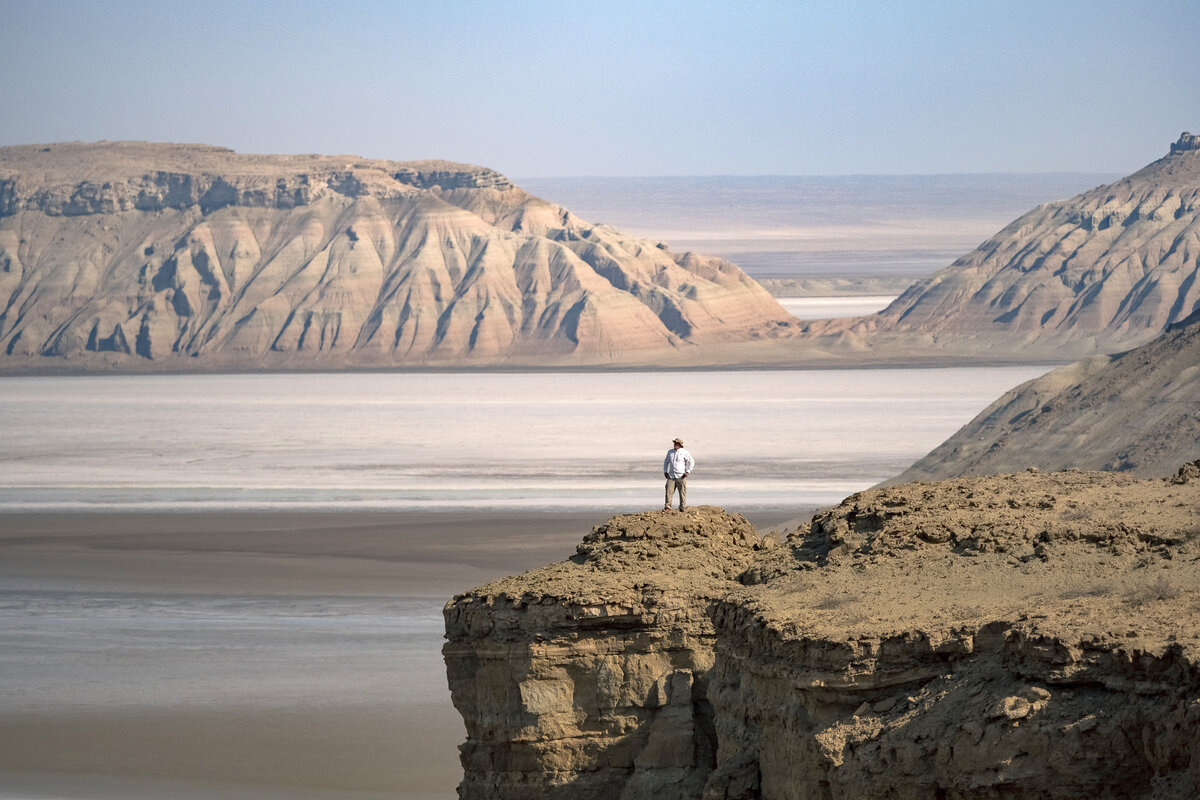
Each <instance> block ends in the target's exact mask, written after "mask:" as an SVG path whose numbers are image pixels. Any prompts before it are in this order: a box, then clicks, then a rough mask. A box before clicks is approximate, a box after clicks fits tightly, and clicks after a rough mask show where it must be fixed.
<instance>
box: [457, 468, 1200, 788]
mask: <svg viewBox="0 0 1200 800" xmlns="http://www.w3.org/2000/svg"><path fill="white" fill-rule="evenodd" d="M1198 604H1200V463H1188V464H1186V465H1184V466H1183V467H1181V468H1179V469H1177V470H1175V472H1174V474H1172V475H1170V476H1168V477H1165V478H1154V479H1138V478H1134V477H1131V476H1127V475H1115V474H1111V473H1103V472H1084V471H1079V470H1068V471H1062V472H1041V471H1038V470H1026V471H1022V472H1019V473H1010V474H1001V475H993V476H987V477H971V478H957V479H953V480H948V481H943V482H939V483H909V484H904V485H902V486H895V487H888V488H879V489H872V490H868V491H864V492H860V493H858V494H855V495H852V496H851V497H849V498H847V499H846V500H845V501H843V502H842V503H841V504H840V505H839V506H837V507H836V508H833V509H830V510H827V511H823V512H820V513H818V514H817V515H816V517H815V518H814V519H813V520H812V521H811V523H806V524H804V525H801V526H799V527H798V528H797V529H795V530H793V531H791V532H790V533H787V534H786V535H785V536H783V537H776V536H771V535H767V536H761V535H760V534H759V533H758V532H757V531H756V530H755V529H754V527H753V526H752V525H751V524H750V523H749V522H747V521H746V520H745V519H744V518H743V517H741V516H740V515H737V514H730V513H727V512H725V511H724V510H722V509H719V508H715V507H711V506H701V507H697V508H691V509H688V510H687V511H686V512H646V513H637V514H625V515H620V516H616V517H613V518H611V519H609V520H608V521H607V522H606V523H604V524H601V525H597V526H596V527H595V528H594V529H593V530H592V532H591V533H589V534H587V535H586V536H585V537H584V538H583V542H582V543H581V544H580V545H579V546H578V549H577V553H576V554H575V555H574V556H572V557H571V558H569V559H568V560H566V561H563V562H561V563H558V564H553V565H550V566H546V567H542V568H540V569H534V570H531V571H529V572H526V573H523V574H522V575H519V576H516V577H511V578H505V579H502V580H499V581H495V582H493V583H490V584H487V585H485V586H481V587H479V588H477V589H474V590H472V591H469V592H465V593H463V594H460V595H459V596H457V597H455V598H454V599H453V600H451V601H450V602H449V603H448V604H447V605H446V608H445V622H446V635H447V640H448V641H447V643H446V645H445V647H444V651H443V652H444V656H445V661H446V668H447V672H448V676H449V683H450V689H451V693H452V696H453V700H454V704H455V706H456V707H457V708H458V710H459V711H460V712H461V714H462V717H463V720H464V721H465V723H466V729H467V739H466V743H465V744H464V745H463V746H462V747H461V758H462V764H463V768H464V778H463V782H462V784H461V785H460V787H459V797H461V798H463V800H501V799H502V798H503V799H507V800H531V799H532V798H550V799H551V800H553V799H554V798H563V800H593V799H594V800H601V798H604V799H605V800H607V799H608V798H625V799H626V800H643V799H645V800H734V798H737V799H738V800H754V799H757V798H767V799H772V800H852V799H854V800H858V799H860V798H895V799H896V800H929V799H930V798H946V799H947V800H950V799H953V800H997V798H1029V799H1030V800H1032V798H1038V799H1039V800H1058V799H1059V798H1062V800H1067V799H1068V798H1070V799H1071V800H1078V799H1079V798H1089V797H1090V798H1147V799H1150V798H1155V799H1156V800H1168V799H1170V800H1190V799H1192V798H1195V797H1198V796H1200V624H1198V623H1197V621H1196V620H1197V619H1198V617H1197V613H1196V611H1197V607H1198Z"/></svg>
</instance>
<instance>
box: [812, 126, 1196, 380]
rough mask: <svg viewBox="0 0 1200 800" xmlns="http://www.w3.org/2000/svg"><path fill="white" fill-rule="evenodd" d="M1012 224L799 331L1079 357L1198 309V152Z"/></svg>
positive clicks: (1118, 346) (876, 342)
mask: <svg viewBox="0 0 1200 800" xmlns="http://www.w3.org/2000/svg"><path fill="white" fill-rule="evenodd" d="M1195 142H1196V137H1194V136H1192V135H1191V134H1187V133H1185V134H1183V135H1182V136H1181V137H1180V139H1179V141H1177V142H1176V143H1175V144H1173V145H1172V146H1171V152H1170V154H1169V155H1167V156H1165V157H1163V158H1161V159H1159V160H1158V161H1155V162H1154V163H1152V164H1150V165H1148V166H1146V167H1144V168H1143V169H1141V170H1139V171H1137V172H1135V173H1133V174H1132V175H1130V176H1128V177H1126V178H1123V179H1121V180H1119V181H1117V182H1116V183H1113V184H1110V185H1107V186H1099V187H1097V188H1095V189H1092V190H1091V191H1088V192H1084V193H1083V194H1081V195H1079V196H1077V197H1074V198H1071V199H1070V200H1064V201H1061V202H1055V203H1047V204H1045V205H1042V206H1039V207H1038V208H1035V209H1034V210H1032V211H1030V212H1029V213H1027V214H1025V215H1023V216H1021V217H1019V218H1018V219H1017V220H1015V221H1014V222H1012V223H1011V224H1010V225H1008V226H1007V227H1005V228H1004V229H1003V230H1002V231H1000V232H999V233H998V234H996V235H995V236H994V237H993V238H991V239H989V240H988V241H986V242H984V243H983V244H981V245H980V246H979V247H978V248H976V249H975V250H974V251H972V252H970V253H968V254H967V255H965V256H963V257H962V258H959V259H958V260H957V261H955V262H954V263H953V264H952V265H950V266H949V267H947V268H946V269H943V270H940V271H939V272H936V273H934V274H933V275H931V276H929V277H928V278H925V279H923V280H921V281H918V282H917V283H915V284H913V285H912V286H911V287H910V288H909V289H907V290H906V291H905V292H904V293H903V294H902V295H901V296H900V297H898V298H897V299H896V300H895V302H893V303H892V304H891V305H890V306H889V307H888V308H887V309H885V310H884V311H882V312H880V313H879V314H878V315H875V316H873V317H869V318H864V319H862V320H837V321H833V322H819V323H813V324H811V325H810V326H809V327H808V336H810V337H812V336H817V337H823V338H824V339H825V340H826V341H829V340H833V341H842V340H845V341H846V342H848V343H850V344H854V343H862V342H868V343H870V344H872V345H873V346H880V345H882V346H893V347H896V346H900V347H903V346H904V345H905V344H906V343H907V346H909V347H911V346H912V343H913V342H914V341H917V342H923V343H924V345H925V346H926V347H928V348H929V349H930V350H931V351H932V350H936V349H942V350H949V351H957V352H984V351H988V350H992V351H993V352H994V353H995V354H996V355H1000V356H1002V357H1010V358H1011V357H1014V356H1017V357H1019V354H1020V353H1021V352H1022V351H1024V352H1025V353H1026V354H1028V355H1033V354H1034V353H1035V352H1040V353H1042V354H1043V355H1045V356H1054V357H1062V356H1064V355H1066V356H1074V357H1082V356H1085V355H1089V354H1093V353H1097V352H1100V353H1111V352H1116V351H1118V350H1124V349H1128V348H1129V347H1133V346H1136V345H1139V344H1143V343H1145V342H1147V341H1149V340H1150V339H1153V338H1154V337H1156V336H1158V335H1159V334H1160V333H1162V332H1163V331H1164V330H1165V329H1166V328H1167V326H1169V325H1171V324H1173V323H1176V322H1179V321H1181V320H1183V319H1185V318H1186V317H1188V316H1189V315H1190V314H1191V313H1192V312H1193V311H1195V310H1196V309H1197V308H1200V280H1198V278H1200V150H1197V149H1196V144H1195Z"/></svg>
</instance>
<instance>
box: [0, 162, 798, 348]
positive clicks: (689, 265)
mask: <svg viewBox="0 0 1200 800" xmlns="http://www.w3.org/2000/svg"><path fill="white" fill-rule="evenodd" d="M792 326H793V323H792V321H791V317H790V316H789V315H788V314H787V313H786V312H785V311H784V310H783V309H782V308H780V307H779V305H778V304H777V303H776V302H775V301H774V300H773V299H772V298H771V297H770V296H769V295H768V294H767V292H766V291H765V290H763V289H762V288H761V287H760V286H758V285H757V284H756V283H755V282H754V281H753V280H751V279H750V278H748V277H747V276H746V275H745V274H744V273H743V272H742V271H741V270H740V269H738V268H737V267H736V266H734V265H733V264H730V263H728V262H726V261H722V260H720V259H714V258H706V257H703V256H698V255H695V254H691V253H684V254H675V253H672V252H671V251H670V250H669V249H667V248H666V246H665V245H660V244H659V243H657V242H650V241H644V240H640V239H635V238H632V237H629V236H624V235H622V234H621V233H619V232H618V231H616V230H614V229H612V228H609V227H606V226H599V225H591V224H588V223H587V222H585V221H583V220H581V219H579V218H577V217H575V216H574V215H572V214H571V213H570V212H569V211H567V210H565V209H563V208H561V207H559V206H556V205H554V204H552V203H548V202H545V201H543V200H540V199H538V198H536V197H533V196H532V195H529V194H528V193H526V192H524V191H523V190H521V189H520V188H518V187H516V186H514V185H513V184H512V183H511V182H509V181H508V179H506V178H505V177H504V176H502V175H500V174H498V173H496V172H494V171H492V170H488V169H484V168H480V167H472V166H468V165H461V164H451V163H448V162H437V161H430V162H411V163H398V162H390V161H379V160H370V159H362V158H358V157H355V156H254V155H242V154H238V153H233V152H232V151H229V150H224V149H221V148H214V147H204V146H198V145H163V144H146V143H131V142H124V143H101V144H55V145H49V146H30V147H7V148H0V369H6V368H7V369H110V368H118V369H216V368H239V369H241V368H261V367H269V368H274V367H278V368H306V367H321V368H342V367H352V366H396V365H419V364H501V363H509V364H511V363H558V364H609V363H630V362H639V361H645V362H662V361H669V362H672V363H689V362H690V361H693V360H703V356H702V355H701V352H702V351H703V350H704V348H705V346H708V345H713V344H716V345H721V344H728V343H731V342H732V343H736V342H746V341H758V340H770V339H773V338H776V337H778V336H780V335H784V334H786V333H787V332H788V331H789V330H791V328H792Z"/></svg>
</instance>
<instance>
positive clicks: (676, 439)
mask: <svg viewBox="0 0 1200 800" xmlns="http://www.w3.org/2000/svg"><path fill="white" fill-rule="evenodd" d="M671 444H680V445H681V444H683V439H680V438H679V437H678V436H676V437H675V438H674V439H672V440H671Z"/></svg>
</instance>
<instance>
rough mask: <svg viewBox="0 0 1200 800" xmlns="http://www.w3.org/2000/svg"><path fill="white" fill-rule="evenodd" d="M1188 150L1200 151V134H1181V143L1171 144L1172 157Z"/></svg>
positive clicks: (1185, 132)
mask: <svg viewBox="0 0 1200 800" xmlns="http://www.w3.org/2000/svg"><path fill="white" fill-rule="evenodd" d="M1188 150H1200V134H1196V133H1188V132H1187V131H1184V132H1183V133H1181V134H1179V141H1177V142H1174V143H1172V144H1171V155H1175V154H1176V153H1183V152H1185V151H1188Z"/></svg>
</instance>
